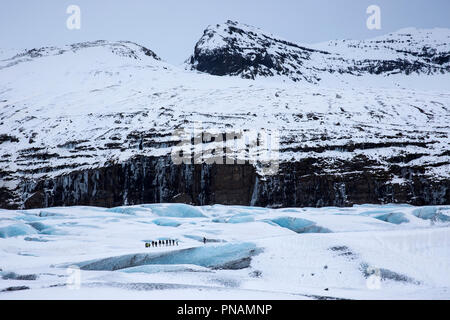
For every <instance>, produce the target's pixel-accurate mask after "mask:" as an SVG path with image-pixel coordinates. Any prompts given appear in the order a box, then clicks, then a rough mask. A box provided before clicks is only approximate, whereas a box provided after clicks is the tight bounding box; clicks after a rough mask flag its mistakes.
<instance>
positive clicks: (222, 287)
mask: <svg viewBox="0 0 450 320" xmlns="http://www.w3.org/2000/svg"><path fill="white" fill-rule="evenodd" d="M203 237H205V238H206V239H207V241H206V243H203ZM165 239H171V240H177V241H178V245H173V246H163V247H157V248H156V247H150V248H148V247H146V246H145V243H146V242H151V241H155V240H165ZM74 266H77V267H79V268H81V270H79V271H77V269H76V268H75V267H74ZM68 267H70V268H69V269H68ZM0 268H1V269H2V270H1V275H0V299H24V298H32V299H55V298H56V299H141V298H142V299H317V298H323V297H328V298H350V299H417V298H420V299H449V298H450V274H449V270H450V206H439V207H432V206H429V207H414V206H409V205H360V206H354V207H348V208H337V207H328V208H285V209H268V208H257V207H240V206H221V205H214V206H203V207H192V206H189V205H184V204H151V205H139V206H128V207H118V208H112V209H107V208H99V207H82V206H78V207H64V208H63V207H59V208H48V209H33V210H17V211H13V210H1V211H0ZM77 279H80V282H79V286H78V282H77ZM19 289H21V290H19Z"/></svg>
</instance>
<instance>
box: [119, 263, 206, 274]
mask: <svg viewBox="0 0 450 320" xmlns="http://www.w3.org/2000/svg"><path fill="white" fill-rule="evenodd" d="M120 271H121V272H126V273H159V272H211V271H210V270H209V269H208V268H205V267H200V266H196V265H189V264H172V265H167V264H152V265H143V266H137V267H131V268H125V269H121V270H120Z"/></svg>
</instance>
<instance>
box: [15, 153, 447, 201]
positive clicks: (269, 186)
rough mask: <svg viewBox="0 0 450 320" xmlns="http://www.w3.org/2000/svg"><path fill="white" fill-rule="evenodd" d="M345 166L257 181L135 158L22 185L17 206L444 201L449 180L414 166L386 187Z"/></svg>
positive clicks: (237, 169)
mask: <svg viewBox="0 0 450 320" xmlns="http://www.w3.org/2000/svg"><path fill="white" fill-rule="evenodd" d="M346 165H348V166H352V167H353V168H354V169H356V168H358V169H361V170H362V171H360V172H356V173H349V174H346V175H333V174H326V173H324V172H323V171H322V169H321V168H320V166H318V164H316V163H315V161H314V159H307V160H305V161H301V162H294V163H285V164H282V167H281V170H280V171H281V172H282V174H279V175H275V176H271V177H265V178H262V177H260V176H259V175H258V174H257V173H256V172H255V168H254V167H253V166H252V165H248V164H243V165H206V164H198V165H193V164H191V165H189V164H183V165H173V164H172V163H171V160H170V157H158V158H154V157H150V158H148V157H137V158H135V159H131V160H128V161H126V162H124V163H122V164H117V165H113V166H108V167H103V168H98V169H92V170H85V171H80V172H73V173H70V174H68V175H64V176H60V177H56V178H54V179H50V180H46V181H40V182H39V183H37V184H35V183H24V184H23V186H22V187H23V193H24V194H29V195H31V196H30V197H29V198H28V199H27V200H26V201H25V203H24V205H25V208H41V207H49V206H66V205H95V206H106V207H113V206H120V205H124V204H128V205H132V204H141V203H158V202H183V203H189V204H194V205H208V204H215V203H221V204H229V205H254V206H269V207H289V206H292V207H303V206H310V207H316V206H350V205H353V204H362V203H395V202H398V203H410V204H414V205H424V204H446V203H449V202H450V182H449V181H448V180H446V181H430V180H429V179H426V178H423V177H422V176H421V172H420V171H421V170H420V168H409V169H408V170H403V177H404V178H405V182H404V183H402V184H393V183H392V182H391V181H390V180H391V177H390V173H389V172H386V171H383V170H379V171H373V170H370V171H369V170H367V169H364V166H365V162H364V161H360V162H352V163H350V162H349V163H347V164H346Z"/></svg>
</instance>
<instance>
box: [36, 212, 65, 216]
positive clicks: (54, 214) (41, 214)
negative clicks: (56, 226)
mask: <svg viewBox="0 0 450 320" xmlns="http://www.w3.org/2000/svg"><path fill="white" fill-rule="evenodd" d="M64 216H65V215H64V214H62V213H56V212H50V211H40V212H39V217H64Z"/></svg>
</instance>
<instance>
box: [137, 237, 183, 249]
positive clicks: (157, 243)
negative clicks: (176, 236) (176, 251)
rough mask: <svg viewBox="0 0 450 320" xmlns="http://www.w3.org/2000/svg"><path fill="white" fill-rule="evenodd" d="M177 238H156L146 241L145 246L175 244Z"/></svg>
mask: <svg viewBox="0 0 450 320" xmlns="http://www.w3.org/2000/svg"><path fill="white" fill-rule="evenodd" d="M177 245H178V240H172V239H165V240H157V241H152V242H146V243H145V247H146V248H150V247H167V246H177Z"/></svg>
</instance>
